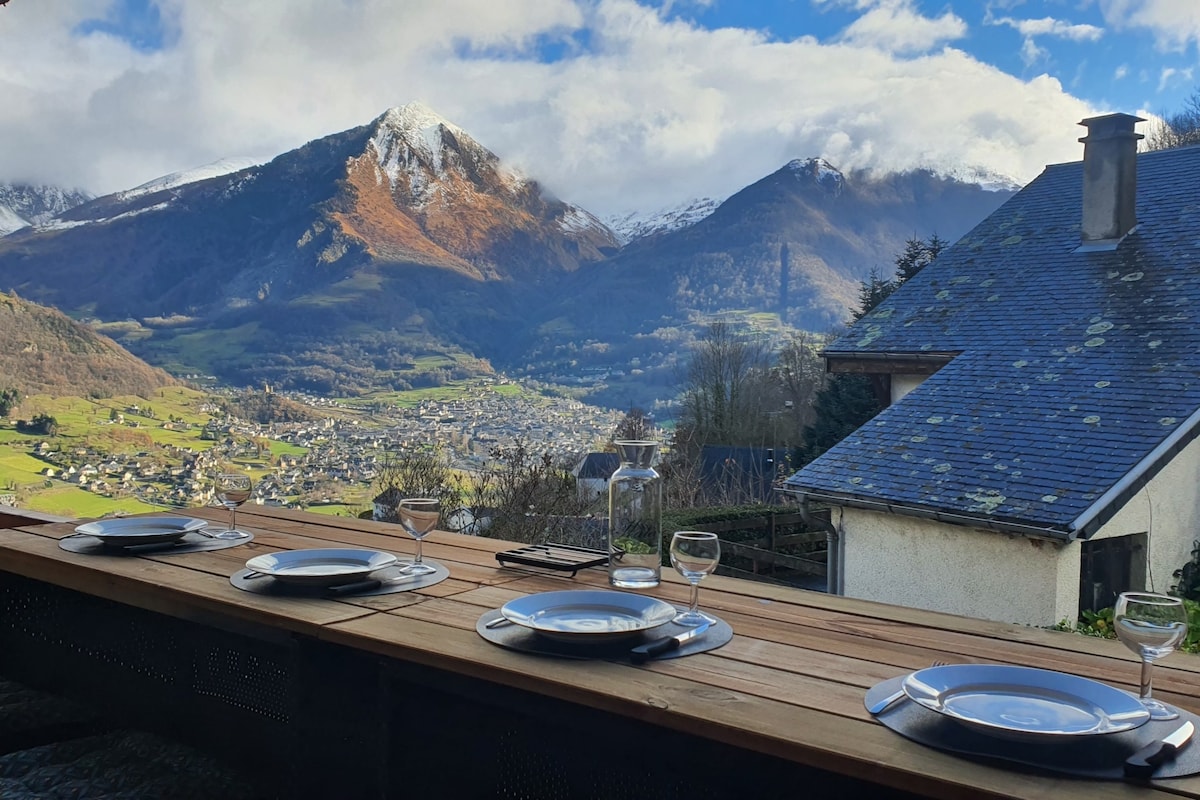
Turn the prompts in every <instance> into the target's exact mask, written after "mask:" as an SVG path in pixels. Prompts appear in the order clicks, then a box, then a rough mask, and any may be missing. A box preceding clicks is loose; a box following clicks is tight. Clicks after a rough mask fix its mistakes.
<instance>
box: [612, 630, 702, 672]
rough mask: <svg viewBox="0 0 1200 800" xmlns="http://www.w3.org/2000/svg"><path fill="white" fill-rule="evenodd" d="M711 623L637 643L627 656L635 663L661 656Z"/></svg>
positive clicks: (694, 636)
mask: <svg viewBox="0 0 1200 800" xmlns="http://www.w3.org/2000/svg"><path fill="white" fill-rule="evenodd" d="M711 625H712V622H711V621H705V622H702V623H700V624H699V625H697V626H696V627H694V628H689V629H688V630H686V631H684V632H683V633H678V634H676V635H674V636H666V637H663V638H662V639H655V640H654V641H653V642H649V643H647V644H639V645H638V646H637V647H635V648H633V649H632V650H630V651H629V658H630V659H631V660H632V661H633V663H635V664H642V663H645V662H646V661H649V660H650V659H651V658H654V656H661V655H662V654H663V653H669V652H671V651H672V650H677V649H678V648H679V646H680V645H682V644H683V643H684V642H687V641H690V640H692V639H695V638H696V637H697V636H699V635H701V634H702V633H704V632H705V631H706V630H708V629H709V626H711Z"/></svg>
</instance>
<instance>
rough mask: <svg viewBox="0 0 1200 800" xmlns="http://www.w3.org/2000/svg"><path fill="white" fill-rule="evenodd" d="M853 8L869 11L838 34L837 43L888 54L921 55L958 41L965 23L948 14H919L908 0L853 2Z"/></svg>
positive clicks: (949, 12)
mask: <svg viewBox="0 0 1200 800" xmlns="http://www.w3.org/2000/svg"><path fill="white" fill-rule="evenodd" d="M853 6H854V7H855V8H856V9H860V10H862V9H869V10H867V12H866V13H865V14H863V15H862V16H861V17H859V18H858V19H856V20H855V21H854V22H852V23H850V25H849V26H848V27H847V28H846V29H845V30H844V31H842V35H841V37H840V38H841V40H842V41H844V42H847V43H849V44H852V45H855V46H859V47H875V48H878V49H880V50H884V51H886V52H889V53H897V54H909V53H924V52H928V51H929V50H931V49H933V48H934V47H937V46H939V45H941V44H944V43H946V42H951V41H954V40H955V39H961V38H962V37H963V36H965V35H966V33H967V23H965V22H963V20H962V19H961V18H960V17H958V16H956V15H955V14H954V12H952V11H946V12H945V13H944V14H942V15H941V16H940V17H936V18H931V17H926V16H923V15H921V14H920V13H918V12H917V10H916V9H915V8H914V7H913V3H912V2H911V0H853Z"/></svg>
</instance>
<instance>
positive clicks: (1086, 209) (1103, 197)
mask: <svg viewBox="0 0 1200 800" xmlns="http://www.w3.org/2000/svg"><path fill="white" fill-rule="evenodd" d="M1142 121H1143V120H1142V118H1141V117H1135V116H1132V115H1131V114H1105V115H1104V116H1102V117H1091V118H1089V119H1085V120H1083V121H1082V122H1080V123H1079V124H1080V125H1083V126H1084V127H1086V128H1087V130H1088V132H1087V136H1085V137H1083V138H1082V139H1080V140H1079V141H1081V142H1083V225H1082V228H1081V238H1082V246H1083V247H1087V248H1104V247H1115V246H1116V245H1117V242H1119V241H1120V240H1121V238H1122V237H1123V236H1125V234H1127V233H1129V232H1130V231H1131V230H1133V228H1134V226H1135V225H1137V210H1136V207H1135V206H1136V202H1135V201H1136V200H1137V143H1138V140H1139V139H1141V138H1142V135H1141V134H1140V133H1134V131H1133V126H1134V125H1135V124H1136V123H1138V122H1142Z"/></svg>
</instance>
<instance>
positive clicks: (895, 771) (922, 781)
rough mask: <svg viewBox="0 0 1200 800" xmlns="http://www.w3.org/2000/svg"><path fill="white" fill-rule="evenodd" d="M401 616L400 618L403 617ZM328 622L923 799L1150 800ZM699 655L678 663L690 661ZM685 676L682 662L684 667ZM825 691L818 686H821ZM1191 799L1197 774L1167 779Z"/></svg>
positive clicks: (774, 710)
mask: <svg viewBox="0 0 1200 800" xmlns="http://www.w3.org/2000/svg"><path fill="white" fill-rule="evenodd" d="M399 613H402V612H399ZM382 616H383V615H376V616H372V617H365V618H360V619H356V620H349V621H346V622H343V623H337V624H335V625H331V626H329V627H327V628H326V629H325V630H324V631H323V634H324V635H325V636H327V637H329V638H330V639H331V640H334V641H339V642H342V643H345V644H349V645H351V646H355V647H359V648H362V649H367V650H370V651H371V652H377V653H379V654H380V655H383V656H387V657H391V658H399V659H402V660H405V661H413V662H416V663H421V664H425V665H427V666H431V667H435V668H438V669H444V670H448V671H451V672H455V673H458V674H464V675H468V676H471V677H475V678H480V679H483V680H487V681H491V682H494V683H498V684H502V685H505V686H511V687H513V688H517V689H524V690H527V691H533V692H536V693H538V694H543V695H546V696H549V697H555V698H557V699H561V700H565V701H567V702H571V703H575V704H578V705H582V706H587V707H590V708H597V709H600V710H603V711H608V712H611V713H616V714H620V715H623V716H627V717H631V718H633V719H637V720H640V721H643V722H647V723H650V724H654V725H661V726H663V727H667V728H671V729H674V730H680V731H684V732H687V733H689V734H692V735H699V736H703V737H705V738H709V739H713V740H715V741H720V742H723V743H725V744H729V745H733V746H738V747H748V748H750V749H754V750H757V751H759V752H763V753H767V754H769V755H773V756H777V757H780V758H785V759H788V760H791V761H795V762H796V763H799V764H804V765H807V766H812V767H817V768H820V769H828V770H832V771H835V772H839V773H842V774H848V775H854V776H857V777H859V778H862V779H864V780H869V781H874V782H877V783H881V784H883V785H887V786H892V787H895V788H900V789H905V790H908V791H914V792H919V793H922V794H925V795H928V796H930V797H946V798H951V797H953V798H960V797H967V796H970V797H997V798H999V797H1015V798H1031V799H1033V798H1036V799H1037V800H1043V799H1044V800H1049V798H1056V799H1057V798H1063V797H1069V796H1072V795H1074V794H1076V793H1079V792H1083V793H1084V796H1086V797H1089V798H1130V797H1135V796H1137V797H1146V796H1149V795H1152V794H1154V793H1155V791H1156V790H1155V789H1142V788H1139V787H1131V786H1130V785H1128V784H1124V783H1119V782H1094V781H1093V782H1081V781H1077V780H1071V779H1067V778H1058V777H1053V776H1043V775H1027V774H1023V773H1019V772H1015V771H1012V770H1005V769H1001V768H994V767H989V766H985V765H982V764H976V763H973V762H967V761H964V760H962V759H958V758H955V757H952V756H949V755H946V754H943V753H940V752H938V751H935V750H932V749H930V748H925V747H921V746H920V745H916V744H914V743H911V742H908V741H907V740H905V739H903V738H902V737H899V736H897V735H895V734H894V733H892V732H891V731H889V730H887V729H886V728H884V727H883V726H881V725H878V724H877V723H874V722H866V721H862V720H856V719H850V718H846V717H842V716H839V715H836V714H831V713H829V712H828V711H826V710H824V709H821V708H804V707H797V706H795V705H792V704H789V703H788V702H785V701H784V700H780V699H778V698H775V697H763V696H758V695H748V694H746V693H744V692H740V691H736V690H733V689H728V688H723V689H714V688H706V689H704V690H702V691H698V690H697V683H696V681H695V680H693V679H688V678H686V677H680V676H678V675H675V674H665V673H664V671H663V669H660V668H661V667H664V666H665V663H666V662H662V663H659V664H656V665H655V668H654V669H646V668H643V667H633V666H629V665H624V664H616V663H611V662H587V664H586V666H584V665H581V664H580V663H579V662H577V661H569V660H566V659H553V658H540V657H536V656H530V655H525V654H521V653H514V652H510V651H508V650H504V649H503V648H499V647H494V646H492V645H490V644H489V643H487V642H485V641H484V640H483V639H482V638H480V637H479V636H478V635H476V634H475V633H474V631H473V630H472V631H465V630H455V629H453V628H451V627H448V626H446V625H444V624H442V623H441V622H431V621H427V620H419V619H411V618H403V617H400V618H396V615H395V614H389V615H386V616H387V617H389V619H383V618H382ZM694 658H700V657H698V656H697V657H692V658H689V659H680V661H691V660H692V659H694ZM680 669H682V667H681V668H680ZM825 688H826V687H824V686H818V689H819V690H820V691H824V689H825ZM1171 785H1172V788H1174V789H1176V790H1179V789H1182V790H1183V791H1184V792H1185V796H1196V795H1195V793H1196V792H1200V779H1186V780H1185V781H1181V782H1172V784H1171Z"/></svg>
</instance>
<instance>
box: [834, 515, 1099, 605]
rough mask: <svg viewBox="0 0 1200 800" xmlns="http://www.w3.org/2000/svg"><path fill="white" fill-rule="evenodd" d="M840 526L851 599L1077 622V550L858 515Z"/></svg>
mask: <svg viewBox="0 0 1200 800" xmlns="http://www.w3.org/2000/svg"><path fill="white" fill-rule="evenodd" d="M833 523H834V525H835V526H836V527H837V528H838V529H839V530H840V531H841V533H842V536H843V537H844V539H845V541H844V551H843V552H844V563H843V578H842V581H843V583H842V587H843V592H844V594H846V595H847V596H848V597H860V598H863V599H867V600H877V601H880V602H883V603H893V604H895V605H902V606H909V607H912V608H926V609H931V610H934V611H945V612H947V613H951V614H962V615H964V616H968V617H977V618H979V619H990V620H998V621H1001V622H1016V623H1022V624H1027V625H1053V624H1054V623H1055V622H1058V621H1059V620H1061V619H1063V618H1069V619H1074V618H1075V617H1074V614H1075V611H1074V609H1075V606H1076V605H1077V598H1078V592H1079V550H1078V548H1077V547H1071V546H1067V547H1064V546H1062V545H1056V544H1055V543H1053V542H1049V541H1045V540H1042V539H1030V538H1028V537H1024V536H1010V535H1008V534H1003V533H997V532H995V531H987V530H981V529H978V528H966V527H962V526H958V525H946V524H944V523H939V522H936V521H932V520H925V519H920V518H917V517H906V516H901V515H898V514H886V513H881V512H877V511H862V510H859V509H854V508H847V509H844V510H842V511H841V513H839V510H838V509H834V516H833ZM1054 587H1059V589H1057V590H1056V589H1055V588H1054Z"/></svg>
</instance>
